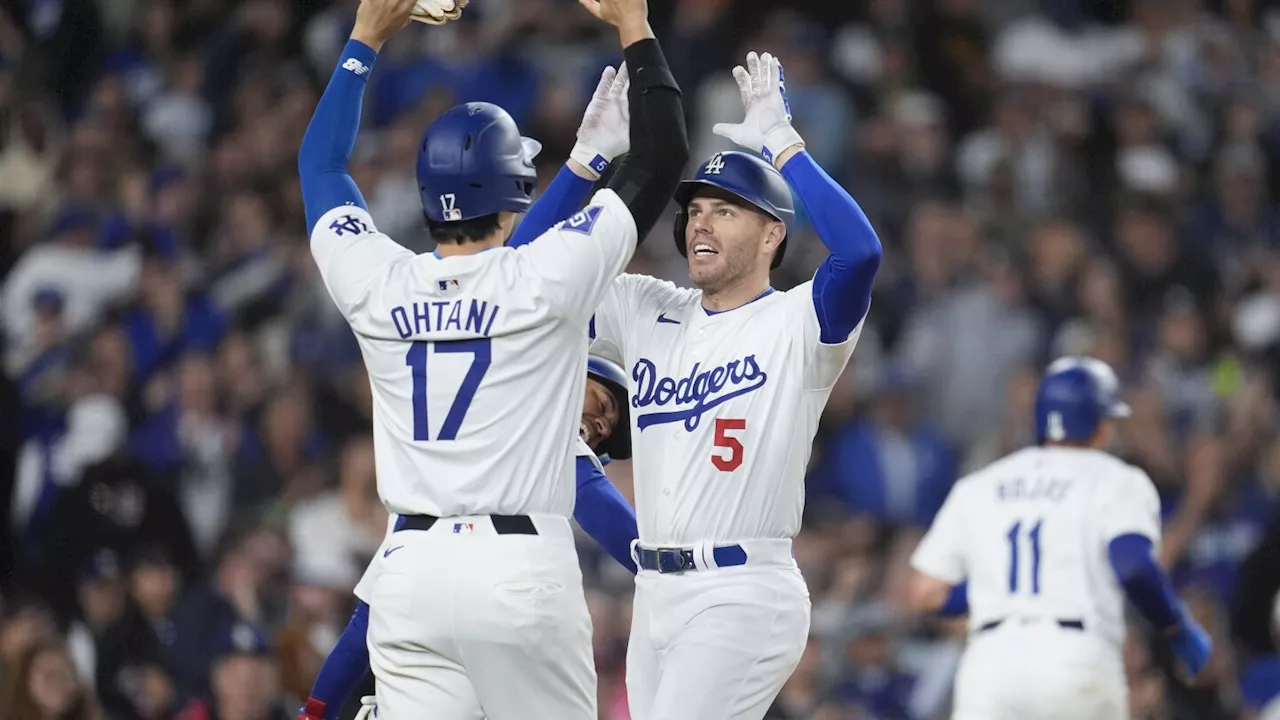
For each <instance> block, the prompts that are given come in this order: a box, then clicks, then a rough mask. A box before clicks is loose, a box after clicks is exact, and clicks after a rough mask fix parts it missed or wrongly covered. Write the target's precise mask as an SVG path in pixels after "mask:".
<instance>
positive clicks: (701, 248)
mask: <svg viewBox="0 0 1280 720" xmlns="http://www.w3.org/2000/svg"><path fill="white" fill-rule="evenodd" d="M693 254H694V255H696V256H698V257H704V256H707V255H719V254H720V252H719V251H718V250H716V249H715V248H713V247H711V246H710V245H708V244H706V243H696V244H694V246H693Z"/></svg>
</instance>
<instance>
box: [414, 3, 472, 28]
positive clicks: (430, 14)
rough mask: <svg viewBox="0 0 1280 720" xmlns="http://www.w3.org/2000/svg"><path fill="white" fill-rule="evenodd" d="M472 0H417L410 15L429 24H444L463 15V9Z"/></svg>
mask: <svg viewBox="0 0 1280 720" xmlns="http://www.w3.org/2000/svg"><path fill="white" fill-rule="evenodd" d="M470 1H471V0H417V2H416V3H414V8H413V13H412V14H411V15H410V16H409V17H410V18H411V19H413V20H417V21H418V22H423V23H427V24H429V25H443V24H445V23H447V22H449V21H450V20H457V19H458V18H460V17H462V9H463V8H464V7H466V6H467V4H468V3H469V2H470Z"/></svg>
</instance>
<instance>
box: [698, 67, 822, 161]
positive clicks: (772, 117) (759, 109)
mask: <svg viewBox="0 0 1280 720" xmlns="http://www.w3.org/2000/svg"><path fill="white" fill-rule="evenodd" d="M733 79H734V80H737V81H738V91H739V93H741V95H742V107H743V109H744V110H745V111H746V117H745V118H743V120H742V122H740V123H716V125H715V126H714V127H712V128H711V132H713V133H715V134H716V135H719V136H721V137H726V138H728V139H730V140H732V141H733V142H735V143H737V144H738V145H741V146H743V147H745V148H747V149H748V150H753V151H755V152H758V153H760V154H761V155H763V156H764V159H765V160H768V161H769V162H771V163H774V164H775V165H776V164H778V163H777V162H776V159H777V158H778V156H779V155H782V154H783V153H784V152H786V151H787V150H788V149H790V148H793V147H794V148H798V149H799V148H803V147H804V139H803V138H801V137H800V133H798V132H796V129H795V128H793V127H791V106H790V104H789V103H788V102H787V87H786V82H785V79H784V77H783V74H782V64H781V63H779V62H778V59H777V58H775V57H774V56H773V55H770V54H769V53H764V54H763V55H757V54H756V53H755V52H750V53H747V65H746V67H743V66H741V65H739V66H737V67H735V68H734V69H733Z"/></svg>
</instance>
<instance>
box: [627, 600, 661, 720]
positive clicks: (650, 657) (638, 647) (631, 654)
mask: <svg viewBox="0 0 1280 720" xmlns="http://www.w3.org/2000/svg"><path fill="white" fill-rule="evenodd" d="M652 594H653V593H652V589H651V586H650V584H649V583H644V582H640V578H639V576H637V578H636V588H635V595H634V598H633V599H632V602H631V636H630V637H629V638H628V639H627V667H626V672H627V678H626V680H627V709H628V710H629V711H630V714H631V720H648V718H649V710H650V707H651V706H652V705H653V694H654V692H656V691H657V689H658V678H659V677H660V676H661V672H662V667H661V662H662V653H660V652H659V651H658V647H657V643H656V640H655V638H654V637H653V633H652V631H651V629H650V625H649V613H650V612H651V604H652V601H651V599H650V596H651V595H652Z"/></svg>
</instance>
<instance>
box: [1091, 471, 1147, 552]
mask: <svg viewBox="0 0 1280 720" xmlns="http://www.w3.org/2000/svg"><path fill="white" fill-rule="evenodd" d="M1112 488H1113V489H1112V492H1111V493H1110V494H1108V495H1107V496H1106V499H1105V502H1104V504H1103V505H1102V507H1101V508H1099V512H1100V514H1101V520H1102V527H1103V537H1104V539H1106V540H1107V541H1110V540H1111V539H1112V538H1117V537H1120V536H1121V535H1129V534H1137V535H1142V536H1143V537H1146V538H1149V539H1150V540H1151V544H1152V545H1155V546H1156V547H1159V546H1160V493H1158V492H1157V491H1156V486H1155V483H1153V482H1151V478H1150V477H1149V476H1148V475H1147V474H1146V473H1145V472H1143V471H1142V470H1139V469H1138V468H1135V467H1125V468H1124V471H1123V472H1120V473H1117V475H1116V477H1115V478H1114V482H1113V483H1112Z"/></svg>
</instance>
